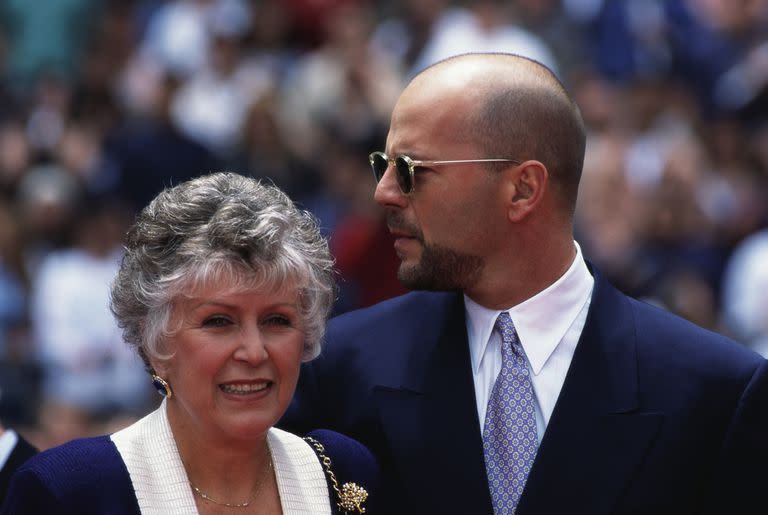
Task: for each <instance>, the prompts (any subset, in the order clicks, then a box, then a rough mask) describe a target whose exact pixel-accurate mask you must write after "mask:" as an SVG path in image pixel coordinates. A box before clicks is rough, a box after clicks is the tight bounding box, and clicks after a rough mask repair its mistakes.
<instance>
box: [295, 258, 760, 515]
mask: <svg viewBox="0 0 768 515" xmlns="http://www.w3.org/2000/svg"><path fill="white" fill-rule="evenodd" d="M327 340H328V343H327V346H326V347H325V349H324V351H323V354H322V355H321V356H320V357H319V358H318V359H316V360H315V361H313V362H311V363H308V364H307V365H306V367H305V369H304V370H303V371H302V375H301V378H300V385H299V389H298V391H297V394H296V397H295V400H294V403H293V404H292V406H291V408H290V410H289V412H288V414H287V415H286V417H285V419H284V421H283V425H284V426H285V427H287V428H288V429H290V430H293V431H297V432H301V431H302V430H304V429H305V428H307V427H318V426H323V427H331V428H333V429H336V430H338V431H341V432H344V433H346V434H349V435H350V436H353V437H354V438H357V439H358V440H360V441H362V442H363V443H364V444H366V445H367V446H368V447H369V448H371V449H372V450H373V452H374V453H376V454H377V455H378V457H379V460H380V462H381V463H382V465H383V467H384V472H385V481H387V482H388V485H389V490H388V494H387V496H388V499H389V500H390V504H391V506H390V508H389V510H390V511H389V512H391V513H421V514H423V513H435V514H441V515H444V514H473V515H477V514H490V513H492V508H491V501H490V494H489V490H488V484H487V480H486V472H485V466H484V461H483V451H482V437H481V433H480V424H479V422H478V417H477V408H476V403H475V395H474V384H473V380H472V373H471V367H470V358H469V351H468V343H467V333H466V328H465V321H464V304H463V298H462V296H461V295H459V294H456V293H427V292H419V293H411V294H407V295H405V296H402V297H398V298H396V299H392V300H390V301H386V302H384V303H381V304H378V305H376V306H373V307H371V308H367V309H364V310H360V311H356V312H352V313H348V314H345V315H342V316H340V317H338V318H336V319H334V320H332V321H331V322H330V324H329V329H328V334H327ZM767 485H768V362H766V360H764V359H763V358H761V357H760V356H758V355H757V354H755V353H753V352H751V351H749V350H748V349H746V348H744V347H743V346H741V345H739V344H737V343H734V342H732V341H730V340H728V339H726V338H724V337H722V336H720V335H717V334H714V333H712V332H709V331H706V330H704V329H701V328H699V327H697V326H694V325H692V324H690V323H688V322H686V321H684V320H682V319H680V318H678V317H675V316H673V315H671V314H669V313H667V312H665V311H663V310H660V309H657V308H655V307H652V306H649V305H647V304H644V303H641V302H639V301H636V300H633V299H631V298H629V297H626V296H624V295H623V294H621V293H620V292H619V291H617V290H616V289H614V288H613V287H612V286H611V285H609V284H608V283H607V282H606V281H605V280H604V279H603V278H602V277H601V276H600V275H599V274H598V273H596V272H595V289H594V292H593V297H592V304H591V306H590V309H589V314H588V316H587V321H586V325H585V327H584V330H583V333H582V336H581V339H580V340H579V343H578V345H577V348H576V351H575V354H574V356H573V361H572V363H571V366H570V369H569V370H568V373H567V376H566V379H565V383H564V385H563V389H562V391H561V393H560V397H559V398H558V400H557V403H556V406H555V409H554V412H553V414H552V417H551V419H550V421H549V425H548V427H547V430H546V432H545V434H544V436H543V440H542V442H541V446H540V447H539V451H538V454H537V457H536V460H535V462H534V464H533V468H532V469H531V473H530V475H529V478H528V482H527V484H526V488H525V491H524V493H523V496H522V499H521V502H520V506H519V508H518V510H517V515H530V514H545V515H548V514H556V513H568V514H569V515H575V514H589V515H599V514H607V513H612V514H656V515H657V514H667V513H669V514H675V515H683V514H689V513H718V514H750V513H761V514H765V513H768V498H766V497H765V496H764V489H765V487H766V486H767Z"/></svg>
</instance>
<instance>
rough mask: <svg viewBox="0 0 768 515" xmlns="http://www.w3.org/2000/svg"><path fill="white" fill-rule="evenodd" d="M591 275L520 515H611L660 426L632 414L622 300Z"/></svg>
mask: <svg viewBox="0 0 768 515" xmlns="http://www.w3.org/2000/svg"><path fill="white" fill-rule="evenodd" d="M593 273H594V274H595V291H594V293H593V298H592V304H591V306H590V309H589V314H588V317H587V321H586V325H585V327H584V330H583V332H582V335H581V338H580V340H579V343H578V345H577V347H576V352H575V353H574V356H573V361H572V362H571V366H570V368H569V370H568V374H567V375H566V379H565V383H564V384H563V389H562V390H561V393H560V397H559V398H558V400H557V404H556V405H555V409H554V412H553V413H552V417H551V418H550V421H549V425H548V426H547V430H546V432H545V434H544V438H543V440H542V442H541V446H540V447H539V451H538V454H537V457H536V461H535V462H534V464H533V467H532V469H531V473H530V475H529V476H528V482H527V484H526V488H525V491H524V493H523V497H522V499H521V502H520V506H519V508H518V511H517V513H518V515H526V514H537V513H559V512H562V511H563V510H564V509H565V508H566V507H568V508H569V510H570V512H571V513H590V514H599V513H610V512H611V511H612V509H613V507H614V506H615V505H616V502H617V501H618V499H619V498H620V497H621V494H622V492H623V491H624V489H625V488H626V487H627V485H628V483H629V481H630V479H631V477H632V474H633V471H634V470H635V469H636V467H637V466H638V465H639V464H640V463H641V461H642V459H643V457H644V456H645V454H646V452H647V450H648V449H649V447H650V446H651V444H652V442H653V439H654V437H655V436H656V434H657V433H658V430H659V428H660V425H661V422H662V419H663V415H662V414H660V413H643V412H641V411H639V410H638V383H637V381H638V378H637V351H636V347H635V346H636V342H635V337H634V326H633V319H632V313H631V308H630V306H629V305H628V301H627V299H626V298H625V297H623V296H622V295H621V294H619V292H618V291H616V290H615V289H613V288H612V287H611V286H610V285H609V284H608V283H607V282H605V281H604V280H603V279H602V278H601V277H600V276H599V275H598V274H597V273H595V272H594V271H593ZM555 492H556V495H554V493H555ZM573 510H575V511H573Z"/></svg>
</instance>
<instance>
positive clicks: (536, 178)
mask: <svg viewBox="0 0 768 515" xmlns="http://www.w3.org/2000/svg"><path fill="white" fill-rule="evenodd" d="M507 173H508V174H509V176H508V177H507V185H508V192H507V194H508V199H507V202H508V204H507V217H508V218H509V221H510V222H519V221H521V220H523V219H524V218H525V217H527V216H528V215H529V214H530V213H531V212H533V211H534V210H535V209H536V208H537V207H538V206H539V204H540V203H541V201H542V199H543V198H544V193H545V192H546V189H547V186H548V182H549V172H548V171H547V168H546V167H545V166H544V165H543V164H542V163H540V162H539V161H534V160H531V161H525V162H524V163H522V164H520V165H518V166H516V167H513V168H510V169H509V170H508V172H507Z"/></svg>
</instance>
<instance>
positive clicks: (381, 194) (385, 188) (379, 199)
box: [373, 164, 408, 208]
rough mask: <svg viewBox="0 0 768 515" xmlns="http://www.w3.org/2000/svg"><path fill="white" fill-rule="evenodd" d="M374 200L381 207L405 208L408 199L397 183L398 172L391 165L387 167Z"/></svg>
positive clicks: (375, 192)
mask: <svg viewBox="0 0 768 515" xmlns="http://www.w3.org/2000/svg"><path fill="white" fill-rule="evenodd" d="M373 199H374V200H375V201H376V203H377V204H379V205H380V206H389V207H392V206H394V207H400V208H402V207H405V205H406V204H407V202H408V197H406V196H405V194H404V193H403V191H402V190H401V189H400V186H399V185H398V183H397V171H396V170H395V167H394V166H392V165H391V164H390V165H389V166H388V167H387V170H386V171H385V172H384V175H383V176H382V177H381V180H380V181H379V182H378V184H376V191H374V193H373Z"/></svg>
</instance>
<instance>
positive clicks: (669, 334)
mask: <svg viewBox="0 0 768 515" xmlns="http://www.w3.org/2000/svg"><path fill="white" fill-rule="evenodd" d="M627 299H628V303H629V304H628V305H629V306H630V308H631V312H632V319H633V320H632V321H633V331H634V334H635V337H636V342H637V346H638V351H639V352H640V353H641V354H642V355H645V356H646V357H648V358H650V359H653V360H658V363H659V365H662V364H664V363H672V364H674V363H678V364H679V365H680V366H681V367H685V368H686V369H689V370H692V369H699V370H700V371H701V372H702V373H704V374H707V375H709V374H711V373H713V372H712V371H715V370H716V371H718V372H719V373H723V374H730V373H736V374H738V373H739V372H742V373H750V372H749V371H753V370H755V369H756V368H758V367H759V366H761V365H762V363H763V362H764V361H765V360H764V358H762V356H760V355H759V354H757V353H756V352H754V351H752V350H751V349H749V348H748V347H747V346H746V345H743V344H741V343H739V342H737V341H735V340H733V339H731V338H729V337H728V336H725V335H723V334H721V333H718V332H716V331H714V330H712V329H708V328H704V327H701V326H699V325H696V324H695V323H693V322H691V321H689V320H687V319H685V318H682V317H681V316H679V315H676V314H674V313H671V312H669V311H667V310H666V309H664V308H663V307H660V306H656V305H654V304H651V303H648V302H645V301H643V300H638V299H635V298H632V297H627ZM665 357H666V358H667V359H663V358H665Z"/></svg>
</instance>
